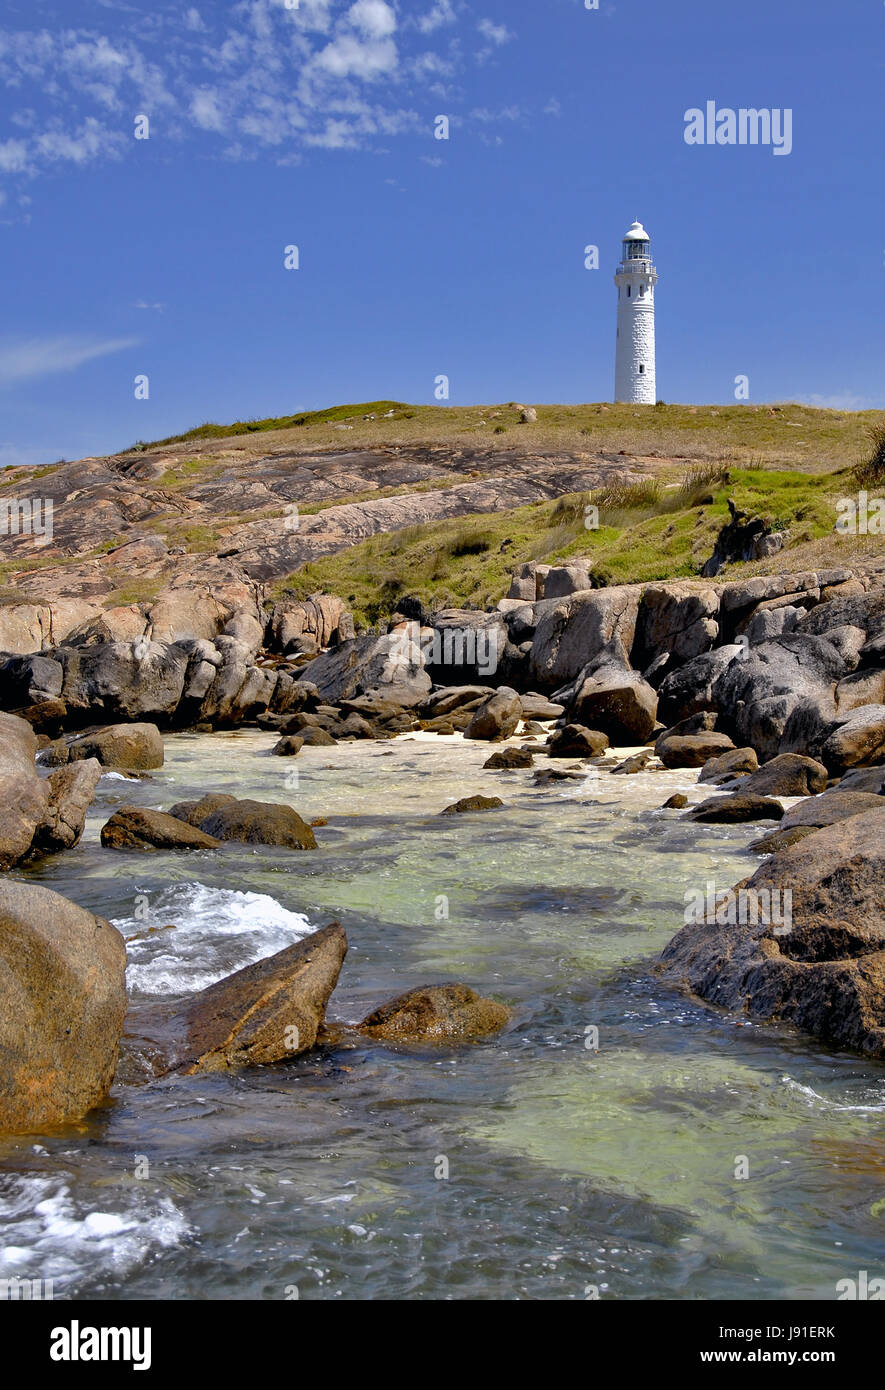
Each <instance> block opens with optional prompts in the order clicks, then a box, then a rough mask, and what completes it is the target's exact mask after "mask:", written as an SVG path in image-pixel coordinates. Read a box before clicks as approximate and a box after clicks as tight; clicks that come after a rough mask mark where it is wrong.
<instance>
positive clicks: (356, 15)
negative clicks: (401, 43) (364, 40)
mask: <svg viewBox="0 0 885 1390" xmlns="http://www.w3.org/2000/svg"><path fill="white" fill-rule="evenodd" d="M347 21H348V23H350V24H352V25H353V26H354V28H355V29H362V31H363V33H364V34H366V35H367V36H368V37H369V38H370V39H387V38H389V37H390V35H391V34H394V33H396V15H395V14H394V12H393V10H392V9H391V8H390V6H389V5H388V4H387V3H386V0H356V4H355V5H351V7H350V9H349V10H348V12H347Z"/></svg>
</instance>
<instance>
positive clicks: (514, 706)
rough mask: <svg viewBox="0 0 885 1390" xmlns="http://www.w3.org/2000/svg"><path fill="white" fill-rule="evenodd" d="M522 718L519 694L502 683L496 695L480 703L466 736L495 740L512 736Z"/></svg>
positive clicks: (468, 726) (465, 731) (465, 732)
mask: <svg viewBox="0 0 885 1390" xmlns="http://www.w3.org/2000/svg"><path fill="white" fill-rule="evenodd" d="M521 718H522V703H521V701H520V698H519V696H518V695H517V693H516V691H515V690H511V689H510V687H509V686H506V685H502V686H501V688H500V690H496V691H495V693H494V695H491V696H490V697H489V699H487V700H484V701H483V703H482V704H481V705H480V707H479V709H478V710H477V711H476V713H475V714H474V716H473V718H472V719H471V721H470V723H469V724H468V725H467V728H466V729H465V730H464V737H465V738H470V739H484V740H488V741H495V742H497V741H499V740H501V739H505V738H510V737H511V735H512V734H515V733H516V728H517V725H518V724H519V721H520V719H521Z"/></svg>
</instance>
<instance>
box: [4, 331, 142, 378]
mask: <svg viewBox="0 0 885 1390" xmlns="http://www.w3.org/2000/svg"><path fill="white" fill-rule="evenodd" d="M139 341H140V340H139V339H138V338H111V339H106V340H105V341H104V342H101V341H96V340H94V339H91V340H90V339H85V338H73V337H56V338H32V339H30V340H28V341H24V342H19V343H8V342H7V343H6V344H5V345H4V344H0V384H2V385H9V384H11V383H13V382H17V381H31V380H33V379H34V378H36V377H43V376H53V375H55V373H57V372H72V371H74V370H75V369H76V368H77V367H81V366H82V365H83V364H84V363H85V362H92V361H94V360H95V359H96V358H97V357H107V356H109V354H110V353H113V352H123V351H124V350H125V349H126V348H131V347H137V346H138V343H139Z"/></svg>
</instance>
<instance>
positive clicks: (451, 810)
mask: <svg viewBox="0 0 885 1390" xmlns="http://www.w3.org/2000/svg"><path fill="white" fill-rule="evenodd" d="M503 805H504V802H503V801H502V800H501V798H500V796H462V797H461V800H460V801H453V802H452V804H451V806H447V807H446V809H445V810H444V811H440V815H441V816H459V815H462V814H463V813H464V812H465V811H496V810H497V809H498V807H499V806H503Z"/></svg>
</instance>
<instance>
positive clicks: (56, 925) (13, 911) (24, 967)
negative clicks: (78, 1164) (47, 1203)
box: [0, 880, 126, 1133]
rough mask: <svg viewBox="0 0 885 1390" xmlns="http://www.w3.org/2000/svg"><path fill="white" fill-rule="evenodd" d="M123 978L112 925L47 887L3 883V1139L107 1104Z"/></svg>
mask: <svg viewBox="0 0 885 1390" xmlns="http://www.w3.org/2000/svg"><path fill="white" fill-rule="evenodd" d="M125 970H126V948H125V946H124V944H123V939H122V937H121V936H120V934H119V932H117V931H116V930H115V929H114V928H113V927H112V926H111V925H110V923H108V922H105V921H104V920H103V919H102V918H100V917H94V916H93V915H92V913H91V912H86V911H85V910H84V909H83V908H81V907H77V906H76V904H74V903H72V902H69V901H68V900H67V898H63V897H61V896H60V895H59V894H58V893H52V892H50V891H49V890H48V889H46V888H40V887H36V886H32V885H30V884H24V883H15V882H11V881H10V880H6V881H4V882H3V883H0V997H2V999H3V1008H2V1009H0V1056H2V1058H3V1065H2V1066H0V1131H7V1132H9V1131H11V1132H13V1133H34V1132H40V1131H44V1130H46V1129H49V1128H51V1127H52V1126H55V1125H60V1124H66V1123H70V1122H71V1121H74V1120H79V1119H81V1118H82V1116H84V1115H85V1114H86V1113H87V1112H88V1111H89V1110H91V1109H92V1108H93V1106H95V1105H98V1103H99V1102H100V1101H101V1100H103V1098H104V1097H105V1096H106V1095H107V1092H108V1089H109V1087H110V1084H111V1081H112V1080H113V1076H114V1070H115V1067H116V1063H117V1053H118V1048H119V1041H120V1035H121V1033H122V1030H123V1018H124V1014H125V1012H126V984H125Z"/></svg>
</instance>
